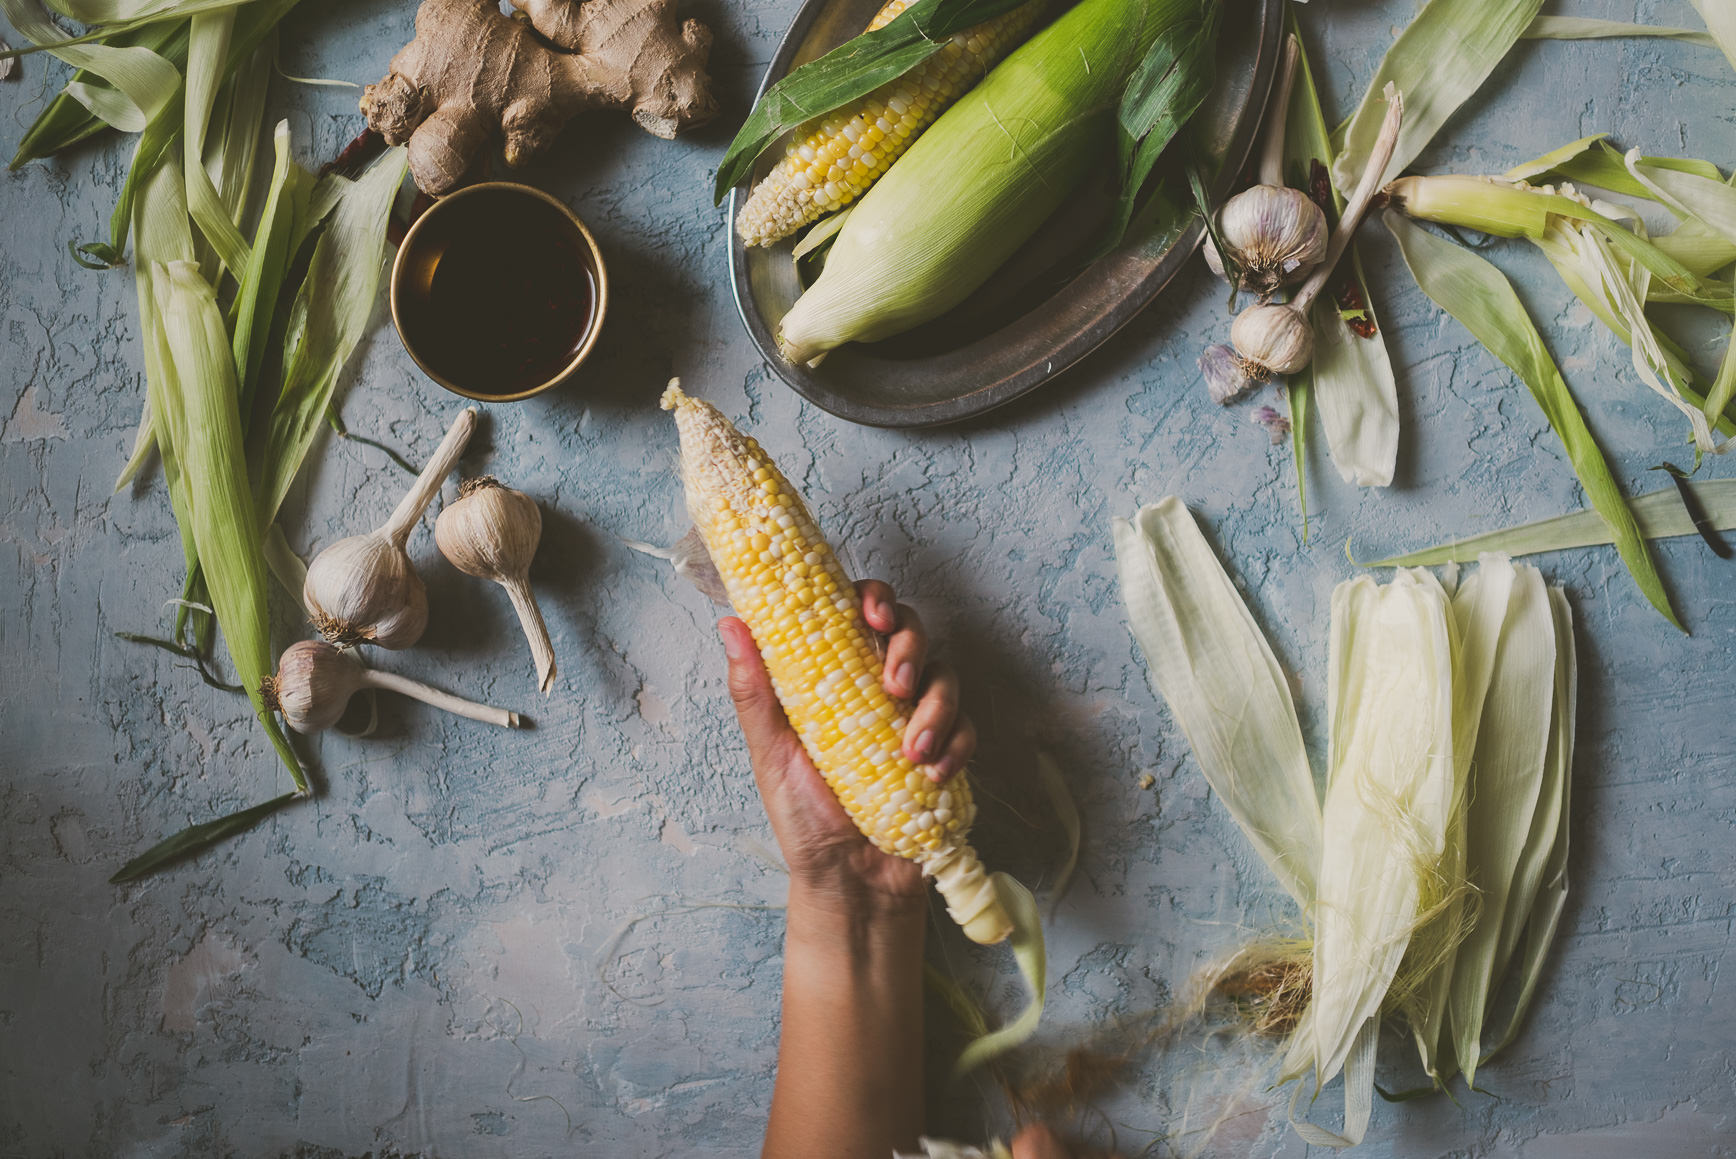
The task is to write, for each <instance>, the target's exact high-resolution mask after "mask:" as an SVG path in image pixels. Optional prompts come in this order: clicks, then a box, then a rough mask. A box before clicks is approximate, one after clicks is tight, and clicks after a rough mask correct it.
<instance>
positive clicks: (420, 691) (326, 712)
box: [264, 640, 523, 733]
mask: <svg viewBox="0 0 1736 1159" xmlns="http://www.w3.org/2000/svg"><path fill="white" fill-rule="evenodd" d="M364 688H383V689H385V690H387V691H388V692H397V693H400V694H402V695H404V696H408V697H411V698H413V699H416V700H420V701H422V702H423V703H424V704H431V705H433V706H434V707H435V708H440V709H444V710H445V711H447V712H452V713H457V714H458V715H459V716H466V717H469V718H470V719H471V720H480V721H482V722H483V723H484V724H497V725H500V726H501V727H502V728H522V727H523V724H522V722H521V720H520V718H519V715H518V713H516V712H509V711H508V710H506V709H504V708H491V707H489V706H488V705H486V704H477V703H476V702H474V701H470V700H465V699H463V698H462V697H458V696H453V695H452V694H451V693H449V692H442V691H440V690H439V689H438V688H431V687H429V686H428V685H426V684H423V683H421V682H420V681H417V680H411V679H409V678H408V677H404V676H398V675H396V674H394V673H391V672H381V671H378V670H377V669H373V668H363V667H362V666H361V665H360V664H357V663H356V662H355V661H353V660H351V659H349V658H348V657H347V656H345V655H344V654H343V653H342V652H340V651H338V650H337V649H336V648H334V647H332V646H331V645H330V644H328V643H326V642H325V641H324V640H303V641H301V642H300V643H298V644H291V645H290V646H289V647H288V648H285V649H284V650H283V655H282V656H280V657H278V661H277V675H276V676H272V677H267V678H266V684H265V689H264V691H265V701H266V703H267V705H269V706H270V707H271V708H274V709H276V710H277V711H278V712H281V713H282V714H283V721H284V723H285V724H287V725H289V727H290V728H293V729H294V730H295V731H296V732H300V733H313V732H322V731H324V730H325V729H328V728H330V727H332V726H333V725H335V724H336V723H337V722H338V720H339V719H340V718H341V717H342V716H343V715H344V709H346V708H348V707H349V703H350V697H352V696H354V695H355V694H356V693H358V692H360V691H361V690H362V689H364Z"/></svg>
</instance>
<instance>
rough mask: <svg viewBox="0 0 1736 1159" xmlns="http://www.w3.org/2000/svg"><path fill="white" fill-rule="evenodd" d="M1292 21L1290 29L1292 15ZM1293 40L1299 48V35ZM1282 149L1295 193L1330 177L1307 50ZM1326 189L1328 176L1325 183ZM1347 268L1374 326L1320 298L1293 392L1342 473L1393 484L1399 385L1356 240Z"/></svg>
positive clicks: (1341, 280) (1351, 479)
mask: <svg viewBox="0 0 1736 1159" xmlns="http://www.w3.org/2000/svg"><path fill="white" fill-rule="evenodd" d="M1290 24H1291V29H1292V32H1295V31H1296V28H1295V24H1296V19H1295V13H1294V12H1292V13H1291V14H1290ZM1297 42H1298V44H1300V37H1299V36H1298V38H1297ZM1284 152H1285V157H1284V170H1285V177H1286V179H1287V180H1288V181H1289V182H1290V183H1291V184H1292V185H1294V186H1295V187H1296V188H1298V189H1311V188H1312V187H1313V185H1314V174H1315V166H1316V165H1318V166H1320V167H1321V169H1323V170H1325V171H1327V172H1328V173H1329V172H1330V168H1331V160H1332V142H1331V139H1330V136H1329V134H1328V132H1327V128H1326V117H1325V114H1324V113H1323V112H1322V111H1321V107H1320V95H1319V92H1318V90H1317V89H1316V88H1315V85H1314V74H1313V71H1312V70H1311V68H1310V67H1309V64H1308V54H1307V53H1306V52H1300V53H1299V54H1298V57H1297V69H1296V85H1295V87H1294V88H1293V89H1292V90H1291V93H1290V107H1289V110H1288V117H1287V120H1286V122H1285V138H1284ZM1331 184H1332V183H1331V180H1330V177H1329V178H1328V180H1327V185H1328V186H1331ZM1332 200H1333V205H1334V213H1333V219H1334V220H1336V218H1337V214H1338V213H1341V212H1342V211H1343V209H1344V199H1343V197H1342V196H1340V194H1339V192H1338V190H1337V189H1336V188H1335V187H1334V188H1332ZM1344 269H1345V270H1347V271H1348V272H1345V273H1338V274H1335V275H1334V277H1335V278H1336V279H1338V284H1339V285H1343V284H1345V280H1346V279H1349V284H1351V285H1353V286H1354V287H1355V290H1356V292H1357V294H1359V295H1360V300H1361V302H1362V310H1361V313H1362V321H1363V327H1362V328H1364V329H1368V328H1372V329H1373V331H1374V333H1373V334H1372V335H1370V336H1368V337H1364V336H1363V335H1362V334H1359V333H1357V330H1356V329H1355V328H1353V327H1352V324H1351V320H1350V319H1347V318H1346V317H1345V315H1344V312H1343V311H1342V310H1341V308H1340V306H1339V303H1338V301H1337V299H1338V296H1339V295H1338V294H1336V293H1333V292H1330V291H1329V292H1327V293H1325V294H1322V295H1321V296H1320V298H1319V299H1318V300H1317V301H1316V302H1315V304H1314V307H1313V309H1312V310H1311V311H1310V312H1309V320H1310V321H1311V322H1312V323H1313V326H1314V359H1313V361H1312V362H1311V363H1310V364H1309V365H1308V367H1307V368H1306V369H1304V370H1303V371H1302V372H1301V373H1299V374H1297V375H1294V376H1292V378H1291V380H1290V381H1291V383H1292V387H1293V388H1294V385H1296V384H1300V385H1301V386H1302V387H1303V389H1304V391H1305V392H1308V393H1310V394H1311V396H1312V400H1313V402H1314V404H1315V406H1316V407H1317V408H1318V410H1319V411H1320V426H1321V429H1323V430H1324V431H1325V432H1326V446H1327V449H1328V451H1329V452H1330V453H1331V455H1332V462H1333V465H1334V466H1335V467H1337V468H1338V474H1339V476H1340V477H1341V478H1343V480H1344V481H1345V482H1346V483H1355V484H1356V485H1357V486H1359V487H1385V486H1389V485H1390V484H1391V483H1392V476H1393V471H1394V470H1395V468H1396V467H1397V464H1398V438H1399V417H1398V380H1397V378H1396V376H1395V375H1394V374H1393V369H1392V359H1391V357H1390V356H1389V355H1388V353H1387V349H1386V337H1385V335H1384V333H1383V332H1382V330H1381V329H1380V322H1379V319H1378V318H1376V317H1375V313H1374V305H1373V302H1374V299H1373V297H1372V296H1371V295H1370V294H1369V291H1368V280H1367V278H1365V277H1364V276H1363V272H1362V258H1361V255H1360V254H1359V253H1358V252H1357V248H1356V246H1355V244H1354V243H1352V245H1351V249H1350V260H1349V262H1348V263H1347V264H1346V265H1345V267H1344ZM1296 426H1297V424H1296V420H1295V417H1294V416H1292V418H1291V428H1290V429H1291V430H1292V431H1294V430H1296Z"/></svg>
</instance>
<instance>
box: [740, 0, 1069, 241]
mask: <svg viewBox="0 0 1736 1159" xmlns="http://www.w3.org/2000/svg"><path fill="white" fill-rule="evenodd" d="M1043 4H1044V0H1029V2H1028V3H1025V4H1021V5H1020V6H1019V7H1017V8H1014V9H1012V10H1011V11H1009V12H1003V13H1002V14H1001V15H999V16H996V17H995V18H994V19H992V20H985V21H983V22H982V23H981V24H978V25H974V26H973V27H971V28H967V29H965V30H964V31H963V32H959V33H957V34H955V35H954V36H953V38H952V42H951V43H950V44H948V45H947V46H946V47H945V48H942V49H941V50H940V51H939V52H937V53H935V54H934V55H933V56H931V57H929V58H928V60H927V61H925V62H924V63H923V64H922V65H921V66H920V67H918V68H915V69H913V70H911V71H910V72H908V73H906V74H905V75H904V76H901V77H899V78H898V79H897V80H894V81H890V82H888V83H887V84H884V85H882V86H881V87H880V88H878V89H876V90H875V91H874V92H872V93H870V94H869V95H868V96H865V97H863V98H862V99H861V100H859V101H855V102H853V103H852V104H848V105H845V106H844V107H843V108H841V109H834V110H833V111H832V112H830V113H827V114H826V115H825V116H823V117H821V118H820V119H819V120H818V121H817V122H815V123H811V124H809V125H807V126H804V127H803V128H802V129H800V130H797V135H796V139H795V140H794V141H793V142H792V143H791V144H790V145H789V147H788V148H787V149H786V150H785V152H784V159H783V160H782V161H780V162H778V164H777V166H776V167H775V168H773V169H772V171H771V172H770V173H768V174H766V176H765V178H764V179H763V180H761V181H760V183H759V185H757V186H756V187H755V188H754V191H753V193H752V194H751V195H749V197H748V199H747V203H746V204H744V205H743V206H742V207H741V213H739V214H738V215H736V219H735V228H736V232H737V233H739V234H740V235H741V239H742V240H743V241H745V242H746V243H747V244H748V245H770V244H771V243H772V242H775V241H777V240H779V239H780V238H785V237H788V236H789V235H790V234H792V233H795V232H796V231H797V230H799V229H801V228H802V227H803V226H804V225H807V224H808V223H809V222H811V221H817V220H819V219H820V218H821V217H824V216H825V215H826V214H828V213H831V212H832V211H833V210H837V209H842V208H843V207H844V206H846V205H848V204H850V203H851V202H852V201H854V200H856V198H857V197H859V196H861V195H862V193H863V191H864V190H866V189H867V188H868V187H869V186H870V185H872V184H874V182H875V180H876V179H877V178H879V176H880V175H881V174H882V173H884V172H885V171H886V169H887V167H888V166H890V165H891V164H892V163H893V162H894V161H896V160H898V158H899V156H900V155H901V154H903V152H904V150H905V149H907V148H908V147H909V146H910V142H911V141H913V140H914V139H915V138H916V135H917V134H918V133H921V132H922V130H923V129H925V128H927V127H928V124H929V123H930V122H931V121H933V120H934V119H935V118H936V117H938V116H939V115H940V114H941V112H942V111H943V110H944V109H945V108H946V106H947V105H949V104H951V103H952V102H953V101H954V100H955V99H956V98H957V97H958V96H959V94H961V93H963V92H964V91H965V90H966V89H968V88H969V87H970V86H971V85H973V84H975V83H976V82H977V81H978V80H980V79H981V78H982V77H983V76H984V75H986V74H987V73H988V71H989V69H991V68H993V67H994V66H995V64H996V63H997V62H999V61H1000V59H1001V57H1003V56H1005V55H1006V54H1007V52H1008V51H1009V50H1011V49H1012V47H1013V46H1014V45H1015V44H1017V43H1018V42H1019V40H1020V39H1021V38H1023V37H1024V35H1025V33H1026V32H1028V31H1030V29H1031V25H1033V24H1034V23H1036V20H1037V16H1038V15H1039V14H1040V13H1041V12H1042V9H1043ZM908 6H909V0H892V2H891V3H890V4H888V5H886V7H884V8H882V9H881V10H880V12H879V14H878V15H877V16H875V17H874V20H873V22H872V23H871V24H869V25H868V30H869V31H870V32H872V31H873V30H874V29H876V28H879V27H881V26H882V25H885V24H887V23H889V22H891V20H892V19H893V18H894V17H895V16H897V15H898V14H899V13H901V12H903V11H904V9H905V8H907V7H908Z"/></svg>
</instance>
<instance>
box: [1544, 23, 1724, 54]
mask: <svg viewBox="0 0 1736 1159" xmlns="http://www.w3.org/2000/svg"><path fill="white" fill-rule="evenodd" d="M1628 36H1638V37H1662V38H1665V39H1669V40H1685V41H1687V42H1688V43H1689V44H1699V45H1703V46H1705V47H1707V48H1716V47H1718V42H1717V41H1715V40H1713V39H1712V38H1711V37H1710V36H1708V35H1706V34H1705V33H1704V32H1697V31H1695V30H1694V29H1692V28H1665V27H1662V26H1660V25H1657V24H1632V23H1629V22H1628V21H1625V20H1594V19H1589V18H1586V17H1580V16H1539V17H1537V19H1535V20H1533V21H1532V22H1531V27H1529V28H1527V29H1526V30H1525V34H1524V39H1526V40H1604V39H1607V38H1612V37H1628Z"/></svg>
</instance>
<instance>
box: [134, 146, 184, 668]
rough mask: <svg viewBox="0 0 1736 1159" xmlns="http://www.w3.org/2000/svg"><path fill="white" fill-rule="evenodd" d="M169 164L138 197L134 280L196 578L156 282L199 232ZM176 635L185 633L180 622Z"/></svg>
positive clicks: (178, 517)
mask: <svg viewBox="0 0 1736 1159" xmlns="http://www.w3.org/2000/svg"><path fill="white" fill-rule="evenodd" d="M169 170H170V167H169V166H168V165H159V166H158V167H157V168H156V169H155V170H154V171H152V172H150V173H149V174H145V175H144V176H143V179H142V180H141V188H140V192H139V195H138V197H137V199H136V200H135V201H134V203H133V212H134V216H135V219H136V226H137V229H138V238H139V240H138V247H139V252H138V254H137V261H136V264H135V269H134V278H133V280H134V283H135V287H136V289H137V292H138V306H139V334H140V337H141V341H142V344H143V346H144V355H145V397H146V407H147V411H148V413H149V415H150V416H151V418H152V424H151V427H152V430H153V432H154V433H155V435H156V444H157V449H158V452H159V455H160V458H161V460H162V465H163V482H164V484H165V485H166V487H167V489H168V492H169V506H170V508H171V509H172V510H173V511H174V514H175V526H176V527H177V528H178V529H179V531H180V534H181V550H182V554H183V556H184V558H185V560H186V564H187V575H188V577H189V578H191V577H192V576H193V575H194V574H195V573H196V572H197V571H198V568H199V549H198V546H197V544H196V543H195V542H194V539H193V515H192V507H191V505H190V502H189V500H188V496H187V486H186V484H185V482H184V481H183V478H182V473H181V458H180V455H179V453H178V450H177V447H176V445H175V441H174V432H176V431H178V430H183V429H185V428H186V425H187V423H186V414H185V411H184V409H183V407H182V404H181V390H180V387H179V384H178V383H177V382H176V381H175V380H174V363H173V361H172V360H171V358H170V357H169V354H168V350H167V346H166V345H165V342H164V338H163V325H162V321H161V318H160V317H159V315H158V311H157V295H156V291H155V288H154V285H153V278H154V271H155V269H156V267H157V266H158V265H162V264H166V263H168V262H173V261H186V260H190V259H191V258H192V257H193V234H192V231H191V230H190V229H189V228H188V225H187V199H186V197H185V196H184V194H183V193H182V190H181V181H180V174H179V172H171V171H169ZM176 635H177V636H178V635H179V626H178V625H177V630H176Z"/></svg>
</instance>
